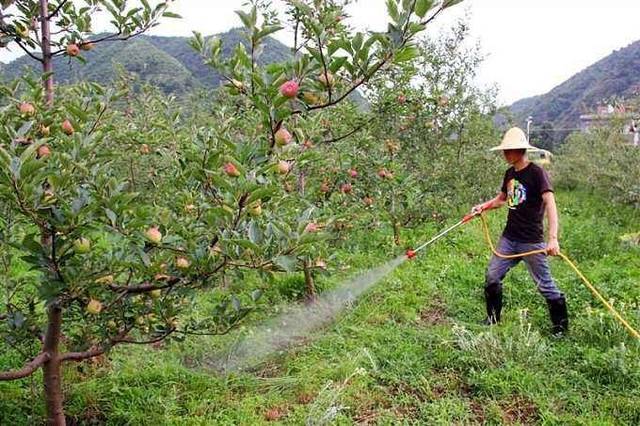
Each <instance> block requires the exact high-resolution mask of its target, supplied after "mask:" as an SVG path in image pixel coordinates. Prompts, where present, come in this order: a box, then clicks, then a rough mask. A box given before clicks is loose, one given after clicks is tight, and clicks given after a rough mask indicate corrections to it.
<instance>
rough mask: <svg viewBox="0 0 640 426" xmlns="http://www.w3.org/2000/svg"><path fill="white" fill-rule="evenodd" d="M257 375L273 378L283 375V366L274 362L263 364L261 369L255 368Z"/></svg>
mask: <svg viewBox="0 0 640 426" xmlns="http://www.w3.org/2000/svg"><path fill="white" fill-rule="evenodd" d="M255 375H256V376H257V377H260V378H263V379H272V378H274V377H280V376H282V367H281V366H280V365H279V364H276V363H274V362H268V363H266V364H263V365H262V366H261V368H260V369H258V370H255Z"/></svg>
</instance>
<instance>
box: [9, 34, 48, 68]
mask: <svg viewBox="0 0 640 426" xmlns="http://www.w3.org/2000/svg"><path fill="white" fill-rule="evenodd" d="M15 42H16V44H17V45H18V46H19V47H20V49H22V50H23V51H24V53H26V54H27V55H29V56H30V57H31V58H32V59H35V60H36V61H38V62H40V63H43V62H44V59H42V58H41V57H39V56H36V55H34V54H33V53H31V52H30V51H29V49H27V48H26V47H25V46H24V45H23V44H22V42H21V41H20V40H18V39H16V40H15Z"/></svg>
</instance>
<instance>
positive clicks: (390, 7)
mask: <svg viewBox="0 0 640 426" xmlns="http://www.w3.org/2000/svg"><path fill="white" fill-rule="evenodd" d="M387 13H389V16H390V17H391V19H393V21H394V22H396V23H398V22H400V13H399V12H398V5H397V4H396V1H395V0H387Z"/></svg>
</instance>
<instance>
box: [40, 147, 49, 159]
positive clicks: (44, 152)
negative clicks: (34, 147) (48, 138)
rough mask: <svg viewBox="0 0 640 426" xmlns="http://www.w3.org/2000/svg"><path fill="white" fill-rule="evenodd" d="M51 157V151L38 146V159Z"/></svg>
mask: <svg viewBox="0 0 640 426" xmlns="http://www.w3.org/2000/svg"><path fill="white" fill-rule="evenodd" d="M50 155H51V149H50V148H49V146H48V145H40V146H39V147H38V158H47V157H48V156H50Z"/></svg>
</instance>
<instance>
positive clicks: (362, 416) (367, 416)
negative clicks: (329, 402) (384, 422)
mask: <svg viewBox="0 0 640 426" xmlns="http://www.w3.org/2000/svg"><path fill="white" fill-rule="evenodd" d="M378 416H379V414H378V412H377V411H376V410H365V411H363V412H361V413H359V414H358V415H357V416H355V417H353V422H354V423H355V424H357V425H363V426H366V425H372V424H375V423H376V420H377V419H378Z"/></svg>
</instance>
